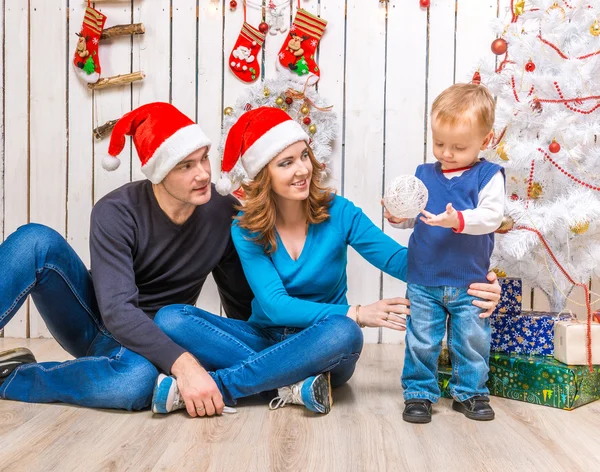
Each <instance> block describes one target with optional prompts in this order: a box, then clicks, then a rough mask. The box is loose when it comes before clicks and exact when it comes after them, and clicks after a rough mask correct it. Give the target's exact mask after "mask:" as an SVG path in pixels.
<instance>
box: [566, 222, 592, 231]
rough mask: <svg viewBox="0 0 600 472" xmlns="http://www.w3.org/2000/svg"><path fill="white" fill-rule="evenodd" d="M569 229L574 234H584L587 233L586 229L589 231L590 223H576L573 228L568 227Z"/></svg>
mask: <svg viewBox="0 0 600 472" xmlns="http://www.w3.org/2000/svg"><path fill="white" fill-rule="evenodd" d="M570 228H571V231H573V232H574V233H575V234H584V233H586V232H587V230H588V229H590V222H589V221H584V222H582V223H577V224H574V225H573V226H570Z"/></svg>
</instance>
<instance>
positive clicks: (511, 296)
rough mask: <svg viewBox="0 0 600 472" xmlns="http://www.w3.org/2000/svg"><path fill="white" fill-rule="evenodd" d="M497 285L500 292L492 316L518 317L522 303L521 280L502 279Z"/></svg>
mask: <svg viewBox="0 0 600 472" xmlns="http://www.w3.org/2000/svg"><path fill="white" fill-rule="evenodd" d="M498 283H499V284H500V288H501V290H502V291H501V293H500V301H499V302H498V305H497V306H496V310H495V311H494V315H518V314H519V313H521V302H522V301H523V283H522V282H521V279H517V278H513V277H502V278H499V279H498Z"/></svg>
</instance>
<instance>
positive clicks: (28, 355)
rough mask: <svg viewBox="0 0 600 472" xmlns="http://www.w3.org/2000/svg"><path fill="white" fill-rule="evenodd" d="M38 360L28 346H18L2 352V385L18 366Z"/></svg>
mask: <svg viewBox="0 0 600 472" xmlns="http://www.w3.org/2000/svg"><path fill="white" fill-rule="evenodd" d="M34 362H36V360H35V356H34V355H33V352H31V351H30V350H29V349H27V348H26V347H17V348H14V349H9V350H8V351H3V352H0V385H2V384H3V383H4V381H5V380H6V379H7V378H8V376H9V375H10V374H12V373H13V371H14V370H15V369H16V368H17V367H21V366H22V365H24V364H32V363H34Z"/></svg>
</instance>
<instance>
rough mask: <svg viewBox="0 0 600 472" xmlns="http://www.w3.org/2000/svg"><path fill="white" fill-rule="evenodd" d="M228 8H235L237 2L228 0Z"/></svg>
mask: <svg viewBox="0 0 600 472" xmlns="http://www.w3.org/2000/svg"><path fill="white" fill-rule="evenodd" d="M229 8H231V9H232V10H235V9H236V8H237V2H236V1H235V0H231V2H229Z"/></svg>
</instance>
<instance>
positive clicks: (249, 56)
mask: <svg viewBox="0 0 600 472" xmlns="http://www.w3.org/2000/svg"><path fill="white" fill-rule="evenodd" d="M264 41H265V35H264V34H262V33H261V32H260V31H258V30H257V29H256V28H254V27H252V26H250V25H249V24H248V23H246V22H244V25H243V26H242V31H241V32H240V35H239V36H238V39H237V41H236V42H235V46H234V47H233V51H231V54H230V55H229V68H230V69H231V71H232V72H233V73H234V74H235V76H236V77H237V78H238V79H240V80H243V81H244V82H248V83H250V82H254V81H255V80H256V79H258V76H259V75H260V65H259V64H258V59H257V55H258V52H259V51H260V48H261V47H262V45H263V43H264Z"/></svg>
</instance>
